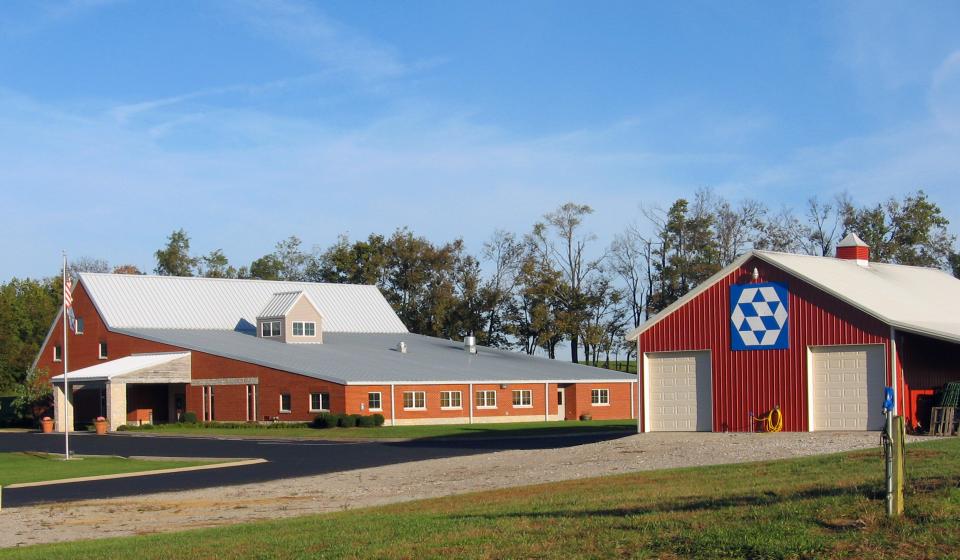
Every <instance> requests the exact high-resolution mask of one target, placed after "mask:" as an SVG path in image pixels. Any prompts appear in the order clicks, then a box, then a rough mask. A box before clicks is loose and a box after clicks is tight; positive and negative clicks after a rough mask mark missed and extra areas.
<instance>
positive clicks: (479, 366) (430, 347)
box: [118, 329, 637, 385]
mask: <svg viewBox="0 0 960 560" xmlns="http://www.w3.org/2000/svg"><path fill="white" fill-rule="evenodd" d="M118 332H121V333H123V334H128V335H131V336H135V337H138V338H144V339H147V340H153V341H157V342H162V343H165V344H170V345H173V346H177V347H179V348H184V349H186V350H195V351H198V352H205V353H208V354H213V355H215V356H222V357H225V358H232V359H235V360H240V361H243V362H248V363H252V364H257V365H261V366H266V367H270V368H274V369H279V370H282V371H288V372H291V373H297V374H301V375H306V376H309V377H315V378H318V379H324V380H327V381H333V382H335V383H341V384H355V385H365V384H374V383H442V382H452V383H471V382H472V383H487V382H489V383H500V382H510V383H518V382H521V381H529V382H540V383H543V382H546V381H551V382H561V383H565V382H575V381H579V382H590V381H598V382H615V383H616V382H625V381H636V379H637V376H636V375H633V374H628V373H623V372H618V371H612V370H606V369H601V368H595V367H589V366H582V365H577V364H572V363H569V362H564V361H560V360H549V359H546V358H540V357H535V356H528V355H526V354H520V353H517V352H510V351H506V350H497V349H494V348H488V347H484V346H478V347H477V353H476V354H469V353H467V352H466V351H464V349H463V344H462V343H459V342H454V341H452V340H445V339H441V338H433V337H429V336H422V335H416V334H410V333H391V334H382V333H379V334H377V333H375V334H369V333H367V334H358V333H331V334H325V335H324V343H323V344H284V343H282V342H277V341H272V340H264V339H261V338H257V337H256V336H252V335H249V334H244V333H241V332H236V331H227V330H206V329H204V330H184V329H121V330H119V331H118ZM400 341H404V342H405V343H406V344H407V352H406V353H401V352H399V351H397V350H396V347H397V343H398V342H400Z"/></svg>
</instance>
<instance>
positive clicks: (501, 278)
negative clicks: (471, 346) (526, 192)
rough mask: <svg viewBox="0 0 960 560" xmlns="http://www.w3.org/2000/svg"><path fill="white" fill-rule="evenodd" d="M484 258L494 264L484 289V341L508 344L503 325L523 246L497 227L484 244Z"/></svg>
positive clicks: (521, 259)
mask: <svg viewBox="0 0 960 560" xmlns="http://www.w3.org/2000/svg"><path fill="white" fill-rule="evenodd" d="M482 254H483V259H484V260H485V261H486V262H489V263H491V265H492V267H493V268H492V270H491V272H490V276H489V277H488V278H487V280H486V281H485V282H484V284H483V287H482V288H481V290H480V292H481V299H482V301H483V307H484V311H483V313H484V315H485V317H484V327H485V329H486V339H485V343H486V344H489V345H491V346H507V344H508V341H507V339H506V337H505V332H504V329H503V327H502V325H503V322H504V314H505V312H506V308H507V306H508V305H509V303H510V301H511V299H512V298H513V294H514V291H515V289H516V286H517V279H518V277H519V274H520V267H521V265H522V264H523V256H524V246H523V243H521V242H519V241H517V238H516V236H515V235H514V234H513V233H511V232H508V231H503V230H496V231H494V232H493V235H492V236H491V237H490V239H489V240H488V241H487V242H486V243H484V244H483V253H482Z"/></svg>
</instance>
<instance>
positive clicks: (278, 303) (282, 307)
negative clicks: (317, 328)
mask: <svg viewBox="0 0 960 560" xmlns="http://www.w3.org/2000/svg"><path fill="white" fill-rule="evenodd" d="M301 295H303V292H302V291H300V290H297V291H295V292H279V293H276V294H273V297H272V298H270V301H268V302H267V304H266V305H265V306H263V309H262V310H261V311H260V313H258V314H257V317H283V316H285V315H286V314H287V311H290V308H291V307H293V304H294V303H297V300H298V299H300V296H301Z"/></svg>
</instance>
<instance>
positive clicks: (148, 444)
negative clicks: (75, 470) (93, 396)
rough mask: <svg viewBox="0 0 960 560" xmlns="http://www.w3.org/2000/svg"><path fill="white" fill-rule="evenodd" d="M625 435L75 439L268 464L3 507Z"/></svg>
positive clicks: (95, 448) (36, 438)
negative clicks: (358, 439)
mask: <svg viewBox="0 0 960 560" xmlns="http://www.w3.org/2000/svg"><path fill="white" fill-rule="evenodd" d="M626 435H629V434H628V433H622V434H576V435H562V436H556V435H554V436H545V437H529V438H526V437H525V438H502V439H482V440H480V439H476V440H470V439H459V440H456V439H442V438H438V439H424V440H415V441H404V442H377V441H369V442H367V441H364V442H341V441H323V440H275V439H230V438H218V437H170V436H162V437H157V436H144V435H139V434H138V435H133V434H111V435H109V436H96V435H93V434H83V433H78V434H75V435H72V436H71V438H70V443H71V446H70V447H71V451H72V452H73V453H77V454H81V455H119V456H124V457H129V456H154V457H211V458H213V457H223V458H263V459H266V460H267V462H265V463H260V464H255V465H246V466H240V467H229V468H223V469H213V470H206V471H195V472H180V473H170V474H158V475H150V476H142V477H131V478H118V479H112V480H97V481H87V482H76V483H69V484H57V485H51V486H40V487H33V488H10V489H5V490H4V491H3V505H4V506H23V505H31V504H38V503H44V502H57V501H72V500H82V499H91V498H110V497H118V496H133V495H138V494H147V493H154V492H167V491H175V490H190V489H197V488H207V487H212V486H224V485H235V484H248V483H255V482H262V481H268V480H276V479H281V478H293V477H299V476H311V475H318V474H325V473H335V472H342V471H349V470H353V469H360V468H367V467H377V466H383V465H392V464H398V463H407V462H414V461H420V460H425V459H437V458H444V457H456V456H465V455H476V454H481V453H490V452H494V451H504V450H511V449H547V448H562V447H569V446H575V445H582V444H586V443H594V442H598V441H604V440H610V439H616V438H620V437H624V436H626ZM9 451H39V452H47V453H62V452H63V435H62V434H40V433H33V432H30V433H2V434H0V452H9Z"/></svg>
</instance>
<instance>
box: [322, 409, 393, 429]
mask: <svg viewBox="0 0 960 560" xmlns="http://www.w3.org/2000/svg"><path fill="white" fill-rule="evenodd" d="M384 420H385V419H384V417H383V414H371V415H369V416H364V415H362V414H337V413H332V412H323V413H321V414H318V415H317V417H316V418H314V419H313V422H311V423H310V427H311V428H321V429H322V428H357V427H359V428H374V427H376V426H383V422H384Z"/></svg>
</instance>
